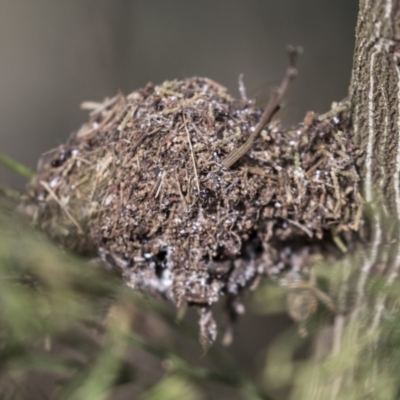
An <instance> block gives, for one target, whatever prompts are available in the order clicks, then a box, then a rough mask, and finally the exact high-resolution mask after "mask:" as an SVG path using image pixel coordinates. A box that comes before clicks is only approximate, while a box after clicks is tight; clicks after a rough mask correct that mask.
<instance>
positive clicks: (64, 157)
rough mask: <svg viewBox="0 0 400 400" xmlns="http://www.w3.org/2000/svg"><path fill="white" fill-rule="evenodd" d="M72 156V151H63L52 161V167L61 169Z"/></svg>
mask: <svg viewBox="0 0 400 400" xmlns="http://www.w3.org/2000/svg"><path fill="white" fill-rule="evenodd" d="M71 156H72V151H71V150H67V151H62V152H61V154H60V155H59V156H58V157H57V158H55V159H54V160H52V161H51V166H52V167H53V168H58V167H61V165H63V164H64V163H65V161H67V160H68V159H69V158H70V157H71Z"/></svg>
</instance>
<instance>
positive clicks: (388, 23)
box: [350, 0, 400, 215]
mask: <svg viewBox="0 0 400 400" xmlns="http://www.w3.org/2000/svg"><path fill="white" fill-rule="evenodd" d="M399 17H400V1H399V0H386V1H382V0H361V1H360V10H359V15H358V23H357V30H356V48H355V53H354V65H353V74H352V82H351V91H350V97H351V103H352V114H353V126H354V135H355V138H356V140H357V142H358V143H359V145H360V146H361V148H362V149H363V150H364V156H363V159H362V167H361V169H362V171H363V174H364V193H365V199H366V201H367V202H371V201H372V199H373V197H374V191H375V190H376V189H377V188H379V189H380V190H381V191H382V192H383V196H384V198H385V200H386V201H385V202H386V203H387V205H388V206H389V208H390V209H391V210H393V211H394V210H395V211H396V212H397V215H400V137H399V127H400V69H399V63H400V42H399V40H400V19H399Z"/></svg>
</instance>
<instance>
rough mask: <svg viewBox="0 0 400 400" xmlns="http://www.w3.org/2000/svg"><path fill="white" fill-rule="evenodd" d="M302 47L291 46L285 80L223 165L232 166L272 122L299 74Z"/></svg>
mask: <svg viewBox="0 0 400 400" xmlns="http://www.w3.org/2000/svg"><path fill="white" fill-rule="evenodd" d="M301 52H302V49H301V47H292V46H289V48H288V53H289V67H288V68H287V70H286V74H285V76H284V77H283V80H282V82H281V84H280V86H278V87H277V88H276V89H275V90H274V91H273V92H272V94H271V97H270V99H269V101H268V104H267V106H266V107H265V110H264V112H263V114H262V115H261V119H260V122H259V123H258V124H257V126H256V129H255V130H254V132H253V133H252V134H251V135H250V136H249V138H248V139H247V140H246V142H245V143H244V144H243V145H242V146H241V147H239V148H237V149H235V150H234V151H232V153H231V154H229V155H228V156H227V157H226V158H225V159H224V160H223V161H222V165H223V166H224V167H225V168H230V167H231V166H232V165H233V164H235V163H236V161H238V160H239V159H240V158H241V157H243V156H244V155H245V154H246V153H247V152H248V151H249V150H250V149H251V148H252V146H253V143H254V140H255V139H256V138H257V137H258V135H259V134H260V133H261V131H262V130H263V129H264V127H265V126H266V125H268V124H269V123H270V122H271V119H272V117H273V116H274V115H275V113H276V112H277V111H278V110H279V108H280V105H281V103H282V100H283V98H284V97H285V95H286V93H287V92H288V90H289V86H290V83H291V82H292V81H293V79H294V78H295V77H296V75H297V69H296V60H297V57H298V56H299V55H300V54H301Z"/></svg>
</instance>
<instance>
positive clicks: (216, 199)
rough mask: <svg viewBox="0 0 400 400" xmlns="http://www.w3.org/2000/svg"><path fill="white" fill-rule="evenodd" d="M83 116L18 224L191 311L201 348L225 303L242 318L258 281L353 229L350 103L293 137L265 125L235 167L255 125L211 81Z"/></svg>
mask: <svg viewBox="0 0 400 400" xmlns="http://www.w3.org/2000/svg"><path fill="white" fill-rule="evenodd" d="M83 106H84V107H85V108H86V109H90V110H91V112H90V119H89V121H88V122H87V123H86V124H85V125H83V126H82V127H81V128H80V130H79V131H78V132H76V133H74V134H73V135H72V136H71V137H70V139H69V140H68V141H67V143H66V144H64V145H62V146H60V147H59V148H57V149H54V150H52V151H50V152H48V153H46V154H44V155H43V157H42V158H41V160H40V162H39V166H38V174H37V176H36V178H35V179H34V180H33V181H32V182H31V183H30V186H29V190H28V197H27V200H26V201H25V203H24V204H23V206H22V208H23V211H24V212H25V213H27V214H29V215H30V216H31V217H32V218H33V220H34V223H35V224H36V226H38V227H39V228H40V229H43V230H45V231H47V232H48V233H49V235H50V236H52V237H53V238H55V239H57V240H58V241H59V242H61V243H62V244H63V245H64V246H65V247H67V248H70V249H72V250H74V251H77V252H79V253H83V254H90V255H92V254H98V255H99V256H100V257H101V259H102V260H103V261H104V263H105V264H106V265H107V266H109V267H112V268H115V269H116V270H117V271H118V272H119V273H120V274H121V275H122V276H123V278H124V279H125V281H126V282H127V284H128V285H129V286H130V287H132V288H134V289H140V290H142V291H145V292H148V293H152V294H155V295H161V296H162V297H164V298H167V299H169V300H170V301H172V302H173V303H174V304H176V305H177V306H181V305H185V304H189V305H196V306H198V307H199V310H200V315H201V318H200V326H201V335H202V341H203V343H208V342H212V341H213V340H215V338H216V335H217V329H216V323H215V321H214V319H213V317H212V314H211V311H210V310H211V305H212V304H213V303H215V302H217V301H218V300H219V299H220V298H222V297H224V296H225V298H227V299H228V303H229V306H230V315H231V316H234V315H235V314H237V313H240V312H242V310H243V307H242V306H241V304H240V301H239V296H240V293H241V291H242V290H243V289H244V288H248V287H254V286H255V285H256V283H257V281H258V278H259V277H261V276H266V275H267V276H274V275H277V274H278V273H281V272H282V271H289V272H290V273H295V274H300V272H301V271H302V270H303V269H306V268H307V265H308V264H307V262H308V259H309V257H311V256H312V255H313V254H315V253H320V252H321V251H322V250H323V249H325V248H326V246H327V245H330V243H331V242H336V244H337V245H338V247H340V248H341V249H343V248H344V246H345V243H344V241H343V237H345V235H346V234H347V233H349V232H351V231H356V230H357V229H358V223H359V220H360V217H361V197H360V194H359V190H358V175H357V172H356V169H355V160H356V158H357V156H358V150H357V148H356V147H355V146H354V145H353V143H352V142H351V140H350V139H349V137H348V136H347V129H348V111H349V110H348V104H347V103H346V102H343V103H337V104H334V106H333V108H332V110H331V111H330V112H328V113H327V114H325V115H321V116H317V115H315V114H314V113H312V112H310V113H308V114H307V115H306V117H305V119H304V121H303V122H302V123H300V124H299V125H298V126H296V127H294V128H292V129H290V130H288V131H284V130H283V128H282V126H281V124H280V123H279V122H278V121H277V120H274V121H272V122H270V123H269V125H268V126H267V128H265V129H263V130H262V131H261V130H260V132H259V134H258V137H254V136H255V135H253V139H254V140H253V139H251V149H250V151H249V152H248V153H247V154H244V155H243V156H241V157H236V158H235V160H234V161H235V162H234V163H226V162H225V163H224V160H226V159H227V157H229V155H230V154H235V151H236V152H237V149H239V148H241V146H243V145H244V144H245V143H248V140H249V138H251V137H252V136H251V135H252V133H254V131H255V127H256V126H257V123H258V121H259V120H260V117H261V115H262V111H261V110H260V109H259V108H257V107H256V106H255V104H254V102H253V101H249V100H246V99H239V100H237V99H234V98H232V97H231V96H230V95H229V94H228V93H227V91H226V89H225V88H224V87H222V86H220V85H219V84H217V83H215V82H214V81H212V80H210V79H206V78H197V77H195V78H191V79H185V80H183V81H168V82H164V83H163V84H161V85H159V86H154V85H153V84H148V85H147V86H146V87H145V88H143V89H141V90H138V91H135V92H133V93H131V94H130V95H128V96H124V95H123V94H121V93H120V94H118V95H117V96H115V97H113V98H111V99H107V100H105V101H104V102H103V103H101V104H99V103H84V104H83ZM246 141H247V142H246ZM231 164H233V165H231ZM227 166H228V167H229V168H228V167H227ZM343 235H344V236H343ZM327 239H328V240H327ZM332 239H333V240H332ZM338 252H339V250H338Z"/></svg>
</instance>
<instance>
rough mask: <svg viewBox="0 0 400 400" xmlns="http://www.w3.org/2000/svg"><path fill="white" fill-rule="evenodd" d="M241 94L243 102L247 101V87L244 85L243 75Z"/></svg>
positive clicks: (240, 81)
mask: <svg viewBox="0 0 400 400" xmlns="http://www.w3.org/2000/svg"><path fill="white" fill-rule="evenodd" d="M238 81H239V93H240V97H241V98H242V100H247V93H246V86H245V85H244V81H243V74H240V75H239V79H238Z"/></svg>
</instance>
